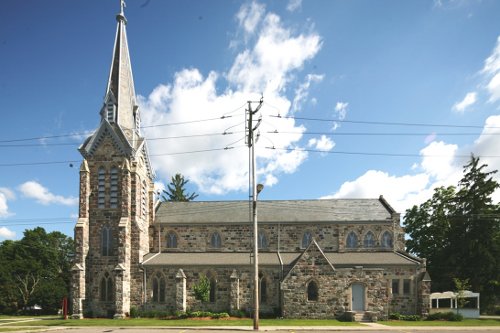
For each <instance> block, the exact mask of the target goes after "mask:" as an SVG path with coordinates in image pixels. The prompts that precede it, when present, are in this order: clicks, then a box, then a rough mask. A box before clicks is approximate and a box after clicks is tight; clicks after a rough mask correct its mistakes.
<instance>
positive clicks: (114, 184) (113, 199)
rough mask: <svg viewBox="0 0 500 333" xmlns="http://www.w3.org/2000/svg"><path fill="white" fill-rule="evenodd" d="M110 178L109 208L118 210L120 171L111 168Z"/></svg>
mask: <svg viewBox="0 0 500 333" xmlns="http://www.w3.org/2000/svg"><path fill="white" fill-rule="evenodd" d="M110 178H111V181H110V195H109V206H110V207H111V208H118V169H117V168H116V167H112V168H111V172H110Z"/></svg>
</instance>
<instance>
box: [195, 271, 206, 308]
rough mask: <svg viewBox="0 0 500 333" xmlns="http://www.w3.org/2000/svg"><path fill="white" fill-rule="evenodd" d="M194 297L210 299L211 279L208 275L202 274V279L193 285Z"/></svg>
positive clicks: (204, 300)
mask: <svg viewBox="0 0 500 333" xmlns="http://www.w3.org/2000/svg"><path fill="white" fill-rule="evenodd" d="M193 291H194V297H195V298H196V299H197V300H200V301H202V302H208V301H209V299H210V280H209V279H208V278H207V276H206V275H204V274H200V280H199V281H198V283H197V284H195V285H194V286H193Z"/></svg>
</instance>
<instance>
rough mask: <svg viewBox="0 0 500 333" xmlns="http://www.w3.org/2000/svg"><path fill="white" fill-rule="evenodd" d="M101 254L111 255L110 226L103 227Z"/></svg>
mask: <svg viewBox="0 0 500 333" xmlns="http://www.w3.org/2000/svg"><path fill="white" fill-rule="evenodd" d="M101 255H102V256H110V255H111V228H110V227H108V226H104V227H102V229H101Z"/></svg>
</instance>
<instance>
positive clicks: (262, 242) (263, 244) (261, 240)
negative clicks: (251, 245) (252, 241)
mask: <svg viewBox="0 0 500 333" xmlns="http://www.w3.org/2000/svg"><path fill="white" fill-rule="evenodd" d="M257 243H258V246H259V249H267V247H268V245H269V244H268V242H267V237H266V234H265V233H264V231H262V230H259V234H258V239H257Z"/></svg>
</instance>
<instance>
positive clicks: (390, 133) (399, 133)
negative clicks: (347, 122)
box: [267, 130, 500, 136]
mask: <svg viewBox="0 0 500 333" xmlns="http://www.w3.org/2000/svg"><path fill="white" fill-rule="evenodd" d="M267 133H268V134H304V135H329V136H428V135H439V136H448V135H449V136H467V135H474V136H477V135H488V136H489V135H495V136H496V135H500V132H498V133H456V132H455V133H416V132H413V133H412V132H408V133H402V132H308V131H306V132H298V131H278V130H275V131H269V132H267Z"/></svg>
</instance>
